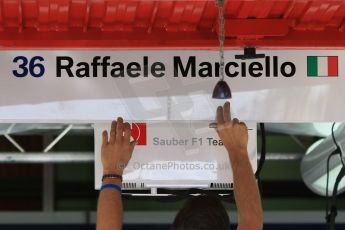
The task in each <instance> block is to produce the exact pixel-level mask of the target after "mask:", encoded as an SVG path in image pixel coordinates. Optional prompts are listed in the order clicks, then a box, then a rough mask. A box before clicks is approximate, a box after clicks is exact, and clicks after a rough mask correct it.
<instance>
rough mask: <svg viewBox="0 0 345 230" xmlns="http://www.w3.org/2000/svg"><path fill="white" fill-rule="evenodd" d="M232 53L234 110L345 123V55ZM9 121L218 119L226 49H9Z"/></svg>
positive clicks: (5, 115) (3, 106)
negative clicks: (221, 54)
mask: <svg viewBox="0 0 345 230" xmlns="http://www.w3.org/2000/svg"><path fill="white" fill-rule="evenodd" d="M241 52H242V51H240V50H236V51H226V52H225V61H226V63H225V75H226V76H225V80H226V81H227V82H228V83H229V85H230V87H231V89H232V92H233V99H232V100H231V102H232V111H233V113H234V115H235V116H237V117H240V118H241V119H242V120H247V121H271V122H316V121H335V120H336V121H344V120H345V110H344V109H342V108H343V98H344V97H345V90H344V85H345V65H344V63H345V52H344V51H342V50H258V53H265V54H266V58H264V59H257V60H236V59H235V58H234V57H235V54H239V53H241ZM0 63H1V73H0V121H17V122H20V121H22V122H67V121H75V122H85V121H86V122H90V121H105V120H111V119H113V118H114V117H116V116H120V115H121V116H123V117H124V118H125V119H126V120H212V119H213V118H214V111H215V109H216V107H217V106H218V105H219V104H222V103H223V102H224V101H220V100H213V99H211V94H212V90H213V88H214V85H215V84H216V82H217V81H218V80H219V72H218V66H219V63H218V52H217V51H196V50H181V51H171V50H161V51H152V50H139V51H135V50H120V51H117V50H110V51H109V50H91V51H82V50H67V51H63V50H59V51H48V50H31V51H30V50H24V51H23V50H21V51H19V50H17V51H13V50H6V51H0Z"/></svg>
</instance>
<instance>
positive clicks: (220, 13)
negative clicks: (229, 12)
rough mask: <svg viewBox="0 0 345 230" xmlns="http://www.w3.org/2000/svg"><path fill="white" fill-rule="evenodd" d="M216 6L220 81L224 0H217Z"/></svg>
mask: <svg viewBox="0 0 345 230" xmlns="http://www.w3.org/2000/svg"><path fill="white" fill-rule="evenodd" d="M217 6H218V23H219V31H218V33H219V35H218V39H219V69H220V76H221V81H223V80H224V40H225V35H224V33H225V32H224V26H225V20H224V0H217Z"/></svg>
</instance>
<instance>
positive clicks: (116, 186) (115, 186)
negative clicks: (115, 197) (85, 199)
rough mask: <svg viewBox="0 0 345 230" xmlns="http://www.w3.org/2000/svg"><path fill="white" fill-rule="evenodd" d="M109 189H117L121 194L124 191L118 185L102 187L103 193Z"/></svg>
mask: <svg viewBox="0 0 345 230" xmlns="http://www.w3.org/2000/svg"><path fill="white" fill-rule="evenodd" d="M107 188H112V189H115V190H116V191H118V192H119V193H122V189H121V187H120V186H118V185H117V184H104V185H102V187H101V191H102V190H104V189H107Z"/></svg>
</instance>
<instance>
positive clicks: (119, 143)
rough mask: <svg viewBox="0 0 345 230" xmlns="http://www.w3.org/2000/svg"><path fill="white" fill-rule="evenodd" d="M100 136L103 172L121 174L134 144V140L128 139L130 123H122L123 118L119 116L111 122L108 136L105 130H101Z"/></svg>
mask: <svg viewBox="0 0 345 230" xmlns="http://www.w3.org/2000/svg"><path fill="white" fill-rule="evenodd" d="M102 137H103V142H102V150H101V152H102V153H101V154H102V164H103V173H104V174H117V175H122V173H123V170H124V169H125V167H126V166H127V164H128V162H129V160H130V159H131V157H132V153H133V150H134V146H135V142H134V141H133V142H131V141H130V138H131V126H130V124H129V123H127V122H126V123H123V119H122V118H121V117H119V118H117V121H113V122H112V123H111V130H110V138H108V132H107V131H103V134H102Z"/></svg>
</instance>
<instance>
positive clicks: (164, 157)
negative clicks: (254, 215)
mask: <svg viewBox="0 0 345 230" xmlns="http://www.w3.org/2000/svg"><path fill="white" fill-rule="evenodd" d="M210 122H211V121H146V122H143V121H130V124H132V137H133V138H135V139H138V144H137V146H136V147H135V150H134V153H133V156H132V159H131V160H130V163H129V165H128V166H127V167H126V169H125V171H124V175H123V189H124V190H128V192H130V190H145V189H149V190H150V189H151V190H154V189H157V188H168V189H191V188H199V189H209V190H214V189H215V190H223V189H229V190H231V189H232V188H233V176H232V169H231V166H230V162H229V158H228V155H227V152H226V150H225V148H224V146H223V145H222V142H221V141H220V139H219V138H218V135H217V133H216V131H215V130H214V129H212V128H209V123H210ZM247 126H248V129H249V145H248V153H249V159H250V162H251V165H252V168H253V172H255V171H256V168H257V148H256V139H257V138H256V137H257V133H256V123H247ZM109 128H110V122H108V123H97V124H95V126H94V129H95V154H96V155H95V188H96V189H99V188H100V187H101V184H102V182H101V177H102V164H101V152H100V150H101V144H102V143H101V142H102V131H103V130H108V131H109Z"/></svg>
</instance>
